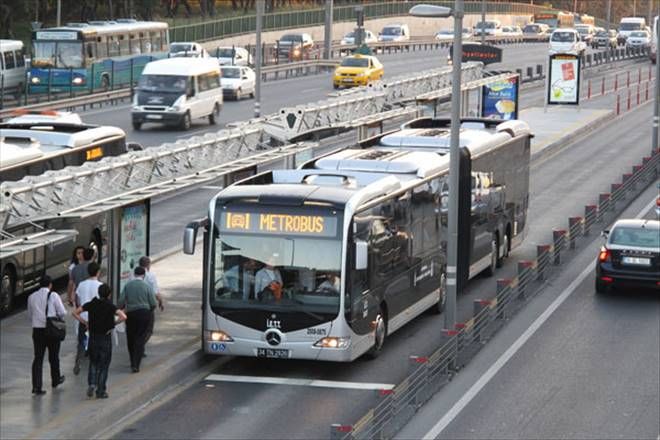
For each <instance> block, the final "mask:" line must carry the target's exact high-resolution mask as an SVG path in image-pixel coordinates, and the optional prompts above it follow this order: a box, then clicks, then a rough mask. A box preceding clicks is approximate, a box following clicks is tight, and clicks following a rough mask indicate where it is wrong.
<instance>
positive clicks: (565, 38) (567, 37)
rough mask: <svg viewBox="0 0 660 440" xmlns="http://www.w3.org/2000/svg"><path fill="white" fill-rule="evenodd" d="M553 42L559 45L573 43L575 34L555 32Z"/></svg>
mask: <svg viewBox="0 0 660 440" xmlns="http://www.w3.org/2000/svg"><path fill="white" fill-rule="evenodd" d="M552 41H555V42H557V43H572V42H574V41H575V34H574V33H573V32H553V34H552Z"/></svg>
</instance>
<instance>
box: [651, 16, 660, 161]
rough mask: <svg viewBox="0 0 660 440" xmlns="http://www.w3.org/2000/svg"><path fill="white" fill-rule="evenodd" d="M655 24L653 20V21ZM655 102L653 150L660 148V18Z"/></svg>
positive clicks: (656, 57)
mask: <svg viewBox="0 0 660 440" xmlns="http://www.w3.org/2000/svg"><path fill="white" fill-rule="evenodd" d="M658 17H660V5H658ZM651 23H652V25H653V22H651ZM655 38H656V41H655V104H654V106H653V136H652V142H651V152H655V150H657V149H658V148H660V56H659V55H660V18H659V19H658V27H657V28H655Z"/></svg>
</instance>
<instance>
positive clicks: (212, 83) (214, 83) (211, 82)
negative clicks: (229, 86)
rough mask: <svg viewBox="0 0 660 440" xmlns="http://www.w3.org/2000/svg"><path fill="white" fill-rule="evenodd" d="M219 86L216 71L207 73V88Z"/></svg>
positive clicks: (218, 76)
mask: <svg viewBox="0 0 660 440" xmlns="http://www.w3.org/2000/svg"><path fill="white" fill-rule="evenodd" d="M219 87H220V75H219V74H218V73H217V72H213V73H209V88H210V89H217V88H219Z"/></svg>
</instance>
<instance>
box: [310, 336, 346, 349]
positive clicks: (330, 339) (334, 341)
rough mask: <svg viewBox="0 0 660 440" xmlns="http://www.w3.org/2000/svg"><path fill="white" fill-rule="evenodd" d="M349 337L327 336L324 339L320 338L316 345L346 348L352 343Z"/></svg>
mask: <svg viewBox="0 0 660 440" xmlns="http://www.w3.org/2000/svg"><path fill="white" fill-rule="evenodd" d="M350 341H351V340H350V339H349V338H338V337H335V336H327V337H325V338H323V339H319V340H318V341H317V342H316V343H315V344H314V347H322V348H346V347H348V345H349V343H350Z"/></svg>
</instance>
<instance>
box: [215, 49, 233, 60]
mask: <svg viewBox="0 0 660 440" xmlns="http://www.w3.org/2000/svg"><path fill="white" fill-rule="evenodd" d="M216 56H217V57H218V58H232V57H233V56H234V49H232V48H231V47H221V48H218V50H217V51H216Z"/></svg>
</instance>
